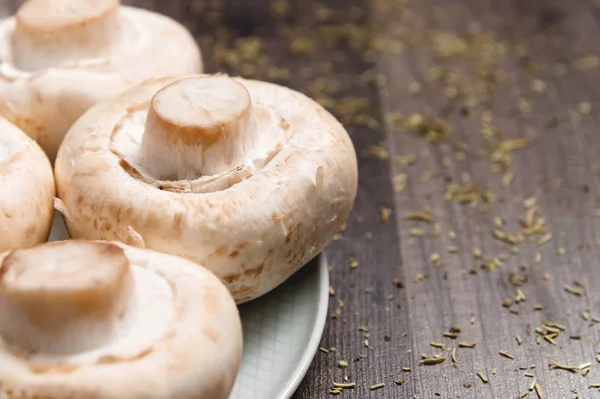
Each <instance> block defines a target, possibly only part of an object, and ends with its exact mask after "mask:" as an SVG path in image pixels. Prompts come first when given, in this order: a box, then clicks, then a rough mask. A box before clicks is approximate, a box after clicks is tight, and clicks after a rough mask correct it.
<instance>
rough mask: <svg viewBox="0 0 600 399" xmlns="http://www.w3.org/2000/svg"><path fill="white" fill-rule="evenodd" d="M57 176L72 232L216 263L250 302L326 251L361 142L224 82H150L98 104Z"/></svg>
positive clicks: (76, 129) (293, 102) (298, 106)
mask: <svg viewBox="0 0 600 399" xmlns="http://www.w3.org/2000/svg"><path fill="white" fill-rule="evenodd" d="M55 174H56V179H57V191H58V193H59V197H60V198H61V199H62V200H63V201H64V203H65V208H66V210H67V211H68V217H66V224H67V227H68V230H69V232H70V234H71V236H72V237H77V238H89V239H109V240H119V241H123V242H131V241H132V240H134V239H138V241H139V239H140V238H141V239H142V241H143V242H144V244H145V245H146V246H147V247H148V248H151V249H154V250H157V251H161V252H165V253H171V254H175V255H180V256H184V257H186V258H188V259H191V260H194V261H196V262H198V263H200V264H202V265H206V267H207V268H209V269H210V270H211V271H213V272H214V273H215V274H217V276H219V277H220V278H221V279H222V280H223V281H224V282H225V283H226V284H227V286H228V288H229V289H230V291H231V293H232V294H233V296H234V298H235V299H236V301H237V302H238V303H241V302H245V301H248V300H250V299H253V298H256V297H258V296H260V295H262V294H264V293H265V292H267V291H269V290H271V289H273V288H274V287H276V286H277V285H279V284H280V283H282V282H283V281H284V280H286V279H287V278H288V277H290V276H291V275H292V274H293V273H294V272H296V271H297V270H298V269H299V268H300V267H301V266H302V265H304V264H306V263H307V262H308V261H309V260H310V259H311V258H313V257H314V256H315V255H316V254H317V253H318V252H319V251H321V250H322V249H323V247H324V246H325V245H326V244H327V243H328V242H329V240H330V239H331V238H332V236H333V234H334V233H336V232H337V231H338V230H339V229H340V228H341V226H342V225H343V223H344V222H345V220H346V218H347V216H348V214H349V212H350V210H351V208H352V205H353V202H354V198H355V196H356V188H357V162H356V154H355V151H354V147H353V145H352V142H351V140H350V138H349V136H348V134H347V133H346V131H345V130H344V128H343V127H342V125H340V124H339V123H338V122H337V120H336V119H335V118H334V117H333V116H332V115H331V114H329V113H328V112H327V111H326V110H325V109H323V108H322V107H321V106H320V105H318V104H317V103H316V102H314V101H313V100H311V99H309V98H307V97H305V96H304V95H302V94H300V93H298V92H295V91H292V90H290V89H287V88H284V87H281V86H276V85H273V84H269V83H264V82H259V81H252V80H244V79H241V78H231V77H228V76H225V75H213V76H209V75H199V76H191V77H186V78H182V79H181V78H180V79H170V78H169V79H164V80H162V81H158V82H157V81H155V82H150V83H146V84H143V85H140V86H138V87H136V88H134V89H132V90H130V91H128V92H127V93H126V94H125V95H123V96H122V97H120V98H119V99H118V100H115V101H107V102H104V103H102V104H99V105H97V106H96V107H94V108H92V109H91V110H89V111H88V112H87V113H86V114H85V115H84V116H83V117H82V118H81V119H79V120H78V121H77V122H76V123H75V125H74V126H73V127H72V129H71V130H70V131H69V133H68V134H67V136H66V137H65V141H64V142H63V145H62V146H61V149H60V151H59V154H58V157H57V161H56V170H55ZM130 227H131V228H132V230H133V231H135V232H137V235H138V236H139V237H131V230H130V229H129V228H130Z"/></svg>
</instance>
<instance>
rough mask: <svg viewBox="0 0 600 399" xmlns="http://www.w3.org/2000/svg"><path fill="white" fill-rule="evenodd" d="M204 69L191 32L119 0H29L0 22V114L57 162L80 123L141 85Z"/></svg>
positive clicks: (163, 17) (169, 20)
mask: <svg viewBox="0 0 600 399" xmlns="http://www.w3.org/2000/svg"><path fill="white" fill-rule="evenodd" d="M198 72H202V59H201V54H200V51H199V49H198V46H197V44H196V42H195V40H194V38H193V37H192V35H191V34H190V33H189V32H188V31H187V30H186V29H185V28H184V27H183V26H182V25H180V24H179V23H177V22H175V21H173V20H172V19H170V18H168V17H166V16H163V15H160V14H157V13H153V12H150V11H146V10H142V9H137V8H132V7H126V6H119V1H118V0H77V1H74V0H29V1H28V2H26V3H24V4H23V5H22V6H21V8H20V9H19V11H18V13H17V14H16V16H13V17H10V18H7V19H4V20H2V21H0V116H4V117H5V118H7V119H8V120H10V121H11V122H13V123H14V124H16V125H17V126H19V127H20V128H21V129H23V130H24V131H25V132H26V133H27V134H28V135H29V136H30V137H32V138H33V139H34V140H35V141H36V142H38V144H40V146H41V147H42V148H43V149H44V151H45V152H46V153H47V154H48V157H49V158H50V160H51V161H52V162H53V161H54V159H55V157H56V152H57V151H58V147H59V145H60V143H61V141H62V139H63V137H64V135H65V133H66V132H67V131H68V129H69V127H70V126H71V125H72V124H73V122H75V120H76V119H77V118H78V117H79V116H80V115H81V114H82V113H83V112H85V111H86V110H87V109H88V108H89V107H91V106H92V105H94V104H95V103H97V102H98V101H101V100H105V99H110V98H113V97H116V96H118V95H119V94H121V93H122V92H123V91H125V90H127V89H128V88H130V87H131V86H134V85H136V84H138V83H139V82H142V81H145V80H148V79H153V78H158V77H162V76H172V75H173V76H177V75H182V74H190V73H198Z"/></svg>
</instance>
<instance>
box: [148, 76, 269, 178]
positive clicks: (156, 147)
mask: <svg viewBox="0 0 600 399" xmlns="http://www.w3.org/2000/svg"><path fill="white" fill-rule="evenodd" d="M259 139H260V137H259V136H258V129H257V122H256V119H255V112H254V109H253V106H252V100H251V98H250V94H249V93H248V90H246V87H245V86H244V85H242V84H241V83H239V82H238V81H237V80H235V79H233V78H230V77H228V76H220V75H214V76H202V77H193V78H186V79H182V80H178V81H176V82H175V83H172V84H170V85H168V86H166V87H164V88H162V89H161V90H160V91H158V92H157V93H156V94H155V95H154V97H153V98H152V101H151V104H150V109H149V110H148V116H147V119H146V127H145V131H144V135H143V137H142V142H141V149H140V151H141V154H140V155H141V162H142V163H143V164H144V166H145V167H146V168H147V170H148V171H149V172H150V173H151V174H152V175H153V176H158V177H159V178H160V179H165V180H183V179H189V180H191V179H195V178H198V177H200V176H204V175H214V174H217V173H221V172H224V171H226V170H229V169H232V168H235V167H237V166H240V165H247V164H252V162H253V156H254V155H255V153H256V151H257V150H258V149H259V148H258V147H259V146H260V142H259Z"/></svg>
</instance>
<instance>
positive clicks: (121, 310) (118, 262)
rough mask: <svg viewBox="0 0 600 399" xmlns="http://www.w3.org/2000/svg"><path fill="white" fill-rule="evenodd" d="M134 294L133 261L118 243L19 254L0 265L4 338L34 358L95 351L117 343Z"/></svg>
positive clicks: (67, 244)
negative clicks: (120, 327)
mask: <svg viewBox="0 0 600 399" xmlns="http://www.w3.org/2000/svg"><path fill="white" fill-rule="evenodd" d="M133 291H134V282H133V276H132V272H131V269H130V267H129V260H128V258H127V257H126V255H125V253H124V252H123V249H121V248H120V247H118V246H116V245H114V244H110V243H101V242H77V241H62V242H56V243H51V244H44V245H41V246H35V247H30V248H23V249H16V250H14V251H12V252H11V253H9V254H8V255H7V256H6V257H5V258H4V260H3V261H2V264H1V265H0V334H2V338H3V339H4V340H6V341H7V342H8V343H9V344H12V345H15V346H16V347H18V348H19V349H21V350H25V351H27V352H33V353H35V352H43V353H52V354H57V353H60V354H68V353H76V352H81V351H85V350H90V349H94V348H97V347H99V346H101V345H103V344H106V343H107V342H110V341H111V340H112V339H113V338H115V336H116V334H117V330H118V326H119V325H120V324H122V323H123V322H122V319H123V317H124V316H125V313H126V310H127V308H128V305H129V303H130V301H131V298H132V296H133Z"/></svg>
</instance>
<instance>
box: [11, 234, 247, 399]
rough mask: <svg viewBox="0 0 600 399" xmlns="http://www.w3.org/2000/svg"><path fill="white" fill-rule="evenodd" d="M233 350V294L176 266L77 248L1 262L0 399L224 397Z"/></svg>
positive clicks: (54, 248)
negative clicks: (13, 396) (18, 395)
mask: <svg viewBox="0 0 600 399" xmlns="http://www.w3.org/2000/svg"><path fill="white" fill-rule="evenodd" d="M241 349H242V331H241V322H240V318H239V314H238V311H237V308H236V306H235V302H234V301H233V299H232V298H231V295H230V294H229V292H228V291H227V289H226V288H225V287H224V286H223V284H222V283H221V282H220V281H219V280H218V279H217V278H216V277H215V276H214V275H213V274H212V273H210V272H208V271H207V270H205V269H203V268H200V267H198V266H197V265H196V264H194V263H192V262H189V261H187V260H185V259H182V258H177V257H174V256H170V255H165V254H160V253H157V252H153V251H148V250H143V249H138V248H134V247H130V246H127V245H125V244H121V243H116V242H100V241H94V242H90V241H80V240H70V241H62V242H55V243H51V244H41V245H38V246H33V247H30V248H24V249H17V250H13V251H11V252H6V253H1V254H0V381H2V386H1V388H2V390H3V391H1V392H0V396H2V394H3V393H5V392H6V391H14V392H27V395H28V396H27V397H53V398H57V399H61V398H65V399H66V398H69V397H73V396H78V397H79V396H81V397H90V396H93V397H94V398H96V399H110V398H116V397H126V398H134V399H143V398H148V397H153V398H156V399H167V398H174V397H176V398H192V397H194V398H196V397H203V398H204V397H206V398H215V399H226V398H227V397H228V396H229V393H230V391H231V389H232V387H233V383H234V380H235V377H236V374H237V370H238V368H239V364H240V361H241ZM118 381H127V382H128V383H127V384H120V383H116V382H118ZM111 382H115V383H111Z"/></svg>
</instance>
